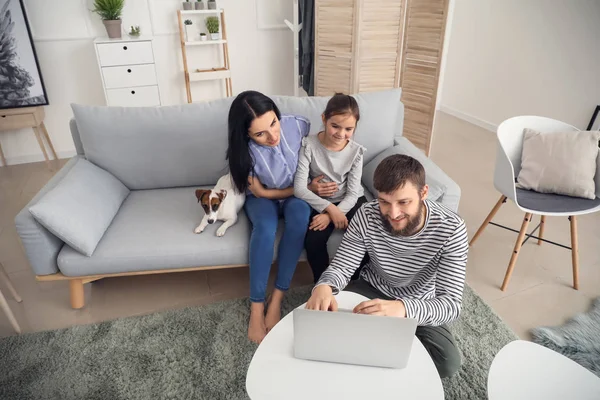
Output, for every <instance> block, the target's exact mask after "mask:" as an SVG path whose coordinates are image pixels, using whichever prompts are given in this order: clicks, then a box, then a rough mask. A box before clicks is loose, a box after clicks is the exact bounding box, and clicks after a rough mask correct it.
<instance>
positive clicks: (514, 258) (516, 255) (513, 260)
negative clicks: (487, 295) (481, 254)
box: [501, 213, 531, 291]
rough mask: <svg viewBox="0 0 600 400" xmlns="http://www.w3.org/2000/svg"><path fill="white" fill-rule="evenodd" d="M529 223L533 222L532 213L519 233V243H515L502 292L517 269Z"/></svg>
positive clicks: (528, 214)
mask: <svg viewBox="0 0 600 400" xmlns="http://www.w3.org/2000/svg"><path fill="white" fill-rule="evenodd" d="M529 221H531V213H526V214H525V218H524V219H523V224H522V225H521V230H520V231H519V236H518V237H517V243H515V249H514V251H513V254H512V256H511V257H510V263H509V264H508V268H507V269H506V275H505V276H504V282H502V287H501V290H502V291H505V290H506V287H507V286H508V282H509V281H510V277H511V275H512V273H513V270H514V269H515V264H516V263H517V258H519V251H521V245H522V244H523V238H524V237H525V234H526V233H527V226H528V225H529Z"/></svg>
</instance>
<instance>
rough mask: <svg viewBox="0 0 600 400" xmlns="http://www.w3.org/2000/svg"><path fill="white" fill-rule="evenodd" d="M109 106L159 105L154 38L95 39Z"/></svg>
mask: <svg viewBox="0 0 600 400" xmlns="http://www.w3.org/2000/svg"><path fill="white" fill-rule="evenodd" d="M94 47H95V48H96V57H97V59H98V66H99V68H100V76H101V77H102V85H103V88H104V96H105V98H106V104H107V105H108V106H122V107H145V106H159V105H161V102H160V91H159V89H158V80H157V77H156V67H155V63H154V50H153V47H152V38H151V37H148V36H146V37H144V36H140V37H137V38H132V37H126V36H123V38H121V39H108V38H105V37H104V38H97V39H96V40H94Z"/></svg>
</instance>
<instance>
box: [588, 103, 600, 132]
mask: <svg viewBox="0 0 600 400" xmlns="http://www.w3.org/2000/svg"><path fill="white" fill-rule="evenodd" d="M599 113H600V106H596V109H595V110H594V113H593V114H592V119H590V123H589V124H588V127H587V129H586V130H588V131H600V116H599V115H598V114H599Z"/></svg>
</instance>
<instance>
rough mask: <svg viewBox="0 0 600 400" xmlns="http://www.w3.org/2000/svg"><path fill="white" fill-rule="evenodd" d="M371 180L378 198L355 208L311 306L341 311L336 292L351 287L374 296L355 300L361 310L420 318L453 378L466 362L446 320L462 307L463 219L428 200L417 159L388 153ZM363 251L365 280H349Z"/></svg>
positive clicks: (420, 333) (432, 349)
mask: <svg viewBox="0 0 600 400" xmlns="http://www.w3.org/2000/svg"><path fill="white" fill-rule="evenodd" d="M373 183H374V187H375V189H376V190H377V192H378V198H377V200H374V201H372V202H369V203H366V204H365V205H363V206H362V207H361V208H360V209H359V210H358V211H357V212H356V214H355V216H354V218H353V219H352V221H351V222H350V225H349V226H348V229H347V231H346V233H345V234H344V238H343V240H342V243H341V245H340V247H339V249H338V251H337V253H336V255H335V257H334V258H333V260H332V262H331V264H330V265H329V267H328V268H327V270H325V272H324V273H323V275H322V276H321V279H319V281H318V282H317V284H316V285H315V288H314V289H313V292H312V295H311V297H310V299H309V301H308V303H307V306H306V307H307V308H309V309H313V310H326V311H327V310H329V311H336V310H337V303H336V300H335V297H334V295H335V294H337V293H338V292H339V291H340V290H348V291H351V292H355V293H358V294H361V295H363V296H365V297H367V298H369V299H371V300H369V301H365V302H362V303H360V304H359V305H357V306H356V308H355V309H354V312H355V313H360V314H372V315H386V316H394V317H399V318H415V319H417V320H418V325H419V326H418V327H417V331H416V336H417V338H419V340H420V341H421V342H422V343H423V345H424V347H425V349H427V352H428V353H429V355H430V356H431V358H432V359H433V362H434V364H435V366H436V368H437V370H438V373H439V374H440V376H441V377H448V376H451V375H452V374H454V373H455V372H456V371H457V370H458V368H459V367H460V362H461V361H460V354H459V352H458V349H457V348H456V344H455V342H454V338H453V337H452V334H451V333H450V331H449V330H448V328H447V327H446V326H445V325H446V324H447V323H449V322H450V321H452V320H454V319H456V318H457V317H458V316H459V314H460V310H461V302H462V294H463V288H464V283H465V267H466V264H467V252H468V238H467V231H466V227H465V223H464V221H463V220H462V219H461V218H460V217H459V216H458V215H457V214H455V213H454V212H452V211H450V210H449V209H448V208H446V207H445V206H443V205H442V204H439V203H436V202H434V201H431V200H428V199H427V194H428V191H429V188H428V186H427V185H426V184H425V170H424V168H423V166H422V165H421V163H419V162H418V161H417V160H415V159H414V158H412V157H409V156H405V155H392V156H389V157H387V158H385V159H384V160H383V161H382V162H381V163H380V164H379V165H378V166H377V169H376V170H375V176H374V182H373ZM365 253H367V254H368V256H369V257H368V260H369V261H368V262H367V264H366V265H364V267H363V268H362V270H361V272H360V277H359V279H358V280H354V281H352V282H351V283H350V284H348V283H349V282H350V278H351V277H352V275H353V273H354V272H355V271H356V270H357V269H358V268H359V267H360V264H361V260H363V257H364V256H365ZM346 286H347V287H346ZM350 351H351V350H350Z"/></svg>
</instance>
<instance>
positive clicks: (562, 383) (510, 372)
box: [488, 340, 600, 400]
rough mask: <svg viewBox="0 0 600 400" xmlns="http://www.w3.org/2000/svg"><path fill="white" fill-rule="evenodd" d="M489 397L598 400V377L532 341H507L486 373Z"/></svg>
mask: <svg viewBox="0 0 600 400" xmlns="http://www.w3.org/2000/svg"><path fill="white" fill-rule="evenodd" d="M488 398H489V400H504V399H506V400H508V399H510V400H521V399H523V400H525V399H527V400H530V399H544V400H553V399H556V400H559V399H560V400H563V399H577V400H598V399H600V378H598V377H597V376H596V375H594V374H593V373H591V372H590V371H588V370H587V369H585V368H584V367H582V366H581V365H579V364H577V363H576V362H575V361H573V360H571V359H569V358H567V357H565V356H563V355H562V354H559V353H557V352H555V351H553V350H550V349H548V348H546V347H543V346H540V345H538V344H535V343H532V342H526V341H523V340H516V341H514V342H510V343H509V344H507V345H506V346H504V347H503V348H502V350H500V351H499V352H498V354H496V357H495V358H494V361H492V366H491V367H490V373H489V375H488Z"/></svg>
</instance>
